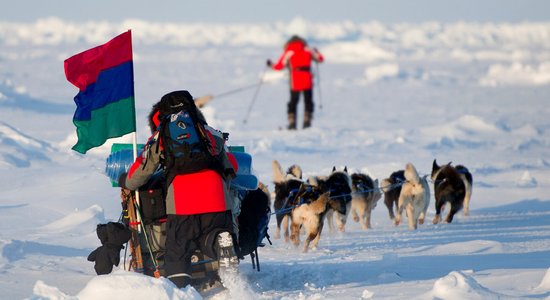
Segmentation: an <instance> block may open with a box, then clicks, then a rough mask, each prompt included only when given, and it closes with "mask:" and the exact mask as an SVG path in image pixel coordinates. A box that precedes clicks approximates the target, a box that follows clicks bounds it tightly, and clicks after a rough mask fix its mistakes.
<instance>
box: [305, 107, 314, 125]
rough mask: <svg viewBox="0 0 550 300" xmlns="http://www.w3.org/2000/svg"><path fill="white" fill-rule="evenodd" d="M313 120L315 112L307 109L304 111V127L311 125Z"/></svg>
mask: <svg viewBox="0 0 550 300" xmlns="http://www.w3.org/2000/svg"><path fill="white" fill-rule="evenodd" d="M311 120H313V113H312V112H307V111H306V112H305V113H304V129H306V128H309V127H311Z"/></svg>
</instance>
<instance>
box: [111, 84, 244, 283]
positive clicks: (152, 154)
mask: <svg viewBox="0 0 550 300" xmlns="http://www.w3.org/2000/svg"><path fill="white" fill-rule="evenodd" d="M175 103H177V105H174V104H175ZM180 103H181V106H183V107H187V108H188V109H186V112H187V113H188V114H189V115H190V116H192V118H194V119H196V122H198V123H200V124H198V125H197V126H202V127H204V129H206V131H207V133H206V134H207V136H208V137H209V138H210V141H211V142H212V145H211V146H212V148H213V151H214V152H215V153H216V156H215V157H216V159H217V162H218V164H216V165H214V164H211V165H209V167H207V168H202V169H200V170H198V171H197V170H192V171H190V172H182V171H184V170H182V169H181V168H180V166H188V165H189V163H193V161H185V162H184V161H178V159H183V158H177V157H181V156H179V155H178V156H173V153H168V150H167V149H168V142H169V141H168V140H167V139H168V137H166V136H165V134H163V132H162V131H163V129H162V128H163V126H162V125H160V126H159V124H161V119H162V120H166V119H167V117H168V119H170V116H172V120H173V119H174V118H175V116H176V115H178V114H171V115H165V114H163V113H162V112H163V107H170V108H172V109H173V108H174V107H176V106H180ZM165 104H169V105H168V106H166V105H165ZM181 106H180V107H181ZM151 116H153V118H152V120H153V123H154V124H155V127H156V128H155V132H154V134H153V135H152V136H151V137H150V138H149V141H148V143H147V144H146V146H145V147H144V149H143V151H142V153H141V155H140V156H139V157H138V158H137V159H136V161H135V162H134V163H133V165H132V166H131V167H130V170H129V171H128V173H127V174H126V173H123V174H121V176H120V177H119V182H118V183H119V186H121V187H123V188H126V189H129V190H137V189H138V188H139V187H140V186H141V185H143V184H145V183H146V182H147V181H148V179H149V178H150V177H151V175H153V174H154V173H155V171H156V170H157V169H158V168H159V166H164V168H165V174H166V176H167V180H168V189H167V195H166V206H167V208H166V211H167V215H168V217H167V221H166V228H167V233H166V254H165V259H164V269H165V274H166V277H167V278H168V279H170V280H171V281H172V282H173V283H174V284H175V285H176V286H177V287H178V288H183V287H185V286H187V285H188V284H190V283H192V276H191V274H192V268H191V257H192V255H193V253H194V252H195V250H196V249H200V250H201V251H202V252H203V253H205V254H206V255H208V256H209V257H213V258H217V259H218V261H219V265H220V270H224V271H225V270H228V271H231V272H234V271H236V269H237V268H238V262H239V260H238V257H237V255H236V251H235V247H234V245H235V242H234V240H233V239H234V236H233V222H232V215H231V210H230V207H229V200H230V199H229V198H228V197H229V195H228V187H227V181H228V180H229V179H231V178H233V177H234V176H235V171H234V168H233V166H232V164H231V162H230V161H229V159H228V156H227V153H226V150H225V147H226V146H225V137H224V135H223V133H222V132H219V131H217V130H215V129H213V128H211V127H209V126H207V124H206V120H205V119H204V116H203V115H202V114H201V113H200V111H199V110H198V109H197V107H196V106H195V104H194V101H193V97H192V96H191V94H190V93H189V92H187V91H175V92H171V93H169V94H166V95H164V96H163V97H162V99H161V101H160V102H159V103H157V105H155V106H154V107H153V111H152V113H151ZM165 122H166V121H165ZM177 125H178V127H180V128H185V127H186V126H183V124H182V125H180V123H178V124H177ZM168 126H169V125H166V127H165V128H168ZM188 126H189V125H188ZM159 127H160V129H157V128H159ZM164 130H166V129H164ZM198 131H200V129H199V130H198ZM179 137H181V136H179ZM179 137H178V138H179ZM186 138H188V137H184V139H186ZM186 146H187V145H186ZM191 146H193V145H190V147H191ZM186 148H187V147H186ZM174 149H175V148H174ZM171 155H172V156H171ZM169 156H170V157H172V159H174V157H176V158H175V161H172V162H171V163H169V162H167V159H168V157H169ZM168 165H169V166H168ZM226 199H227V201H226Z"/></svg>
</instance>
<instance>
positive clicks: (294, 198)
mask: <svg viewBox="0 0 550 300" xmlns="http://www.w3.org/2000/svg"><path fill="white" fill-rule="evenodd" d="M272 169H273V183H274V185H275V186H274V196H275V201H274V203H273V208H274V214H275V215H276V220H277V228H276V231H275V236H274V237H275V238H276V239H277V238H280V237H281V231H282V235H283V238H284V240H285V242H292V244H294V245H295V246H299V245H300V243H301V242H300V235H301V233H302V232H305V240H304V244H303V248H302V251H303V252H307V251H308V249H316V247H317V245H318V243H319V239H320V238H321V232H322V230H323V226H324V223H325V220H326V221H327V224H328V226H329V231H330V232H334V231H335V230H336V229H337V230H338V231H340V232H344V231H345V226H346V221H347V218H348V216H349V215H350V214H351V217H352V218H353V220H354V221H355V222H358V223H360V224H361V227H362V228H363V229H369V228H372V225H371V213H372V211H373V209H374V208H375V207H376V204H377V202H378V201H379V200H380V199H381V198H382V196H384V204H385V205H386V207H387V208H388V213H389V217H390V219H391V221H392V222H393V223H394V224H395V225H396V226H399V225H400V224H401V222H402V215H403V211H405V214H406V216H407V220H408V227H409V229H412V230H414V229H417V228H418V225H421V224H423V223H424V222H425V218H426V212H427V210H428V206H429V204H430V195H431V193H430V186H429V184H428V180H430V181H432V182H433V192H434V197H435V217H434V219H433V221H432V223H433V224H437V223H439V222H440V221H441V214H442V213H443V212H444V210H445V206H446V205H448V206H450V208H449V212H448V214H447V216H446V217H445V220H444V222H446V223H451V222H452V220H453V217H454V215H455V214H456V213H457V212H458V211H460V210H461V209H464V215H468V214H469V203H470V197H471V195H472V174H471V173H470V172H469V170H468V169H467V168H466V167H464V166H463V165H456V166H453V165H452V164H451V163H448V164H446V165H441V166H440V165H438V163H437V161H436V160H434V161H433V164H432V172H431V178H430V179H428V178H427V177H428V175H424V176H420V175H419V174H418V171H417V170H416V168H415V166H414V165H413V164H412V163H407V164H406V165H405V168H404V169H403V170H397V171H395V172H393V173H392V174H390V176H389V177H388V178H385V179H383V180H382V181H381V182H380V183H379V182H378V179H373V178H371V176H369V175H367V174H364V173H361V172H355V173H352V174H350V173H349V172H348V170H347V167H346V168H344V169H343V170H337V169H336V167H333V169H332V172H331V173H330V174H329V175H326V176H312V177H309V178H307V180H304V179H303V178H302V169H301V167H300V166H299V165H296V164H295V165H292V166H290V167H289V168H288V169H287V171H286V172H285V171H283V168H282V167H281V165H280V164H279V162H278V161H276V160H274V161H273V163H272Z"/></svg>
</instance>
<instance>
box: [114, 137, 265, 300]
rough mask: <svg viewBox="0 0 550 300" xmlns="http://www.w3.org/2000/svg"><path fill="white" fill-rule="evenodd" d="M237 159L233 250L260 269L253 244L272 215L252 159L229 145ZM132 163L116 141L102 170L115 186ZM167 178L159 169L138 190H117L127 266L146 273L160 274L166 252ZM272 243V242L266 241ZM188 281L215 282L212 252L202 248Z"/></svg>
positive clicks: (203, 285)
mask: <svg viewBox="0 0 550 300" xmlns="http://www.w3.org/2000/svg"><path fill="white" fill-rule="evenodd" d="M229 153H230V154H231V155H233V156H234V158H235V159H236V161H237V164H238V170H237V177H236V178H235V179H233V180H232V181H231V184H230V194H231V200H232V206H231V207H232V209H231V211H232V214H233V220H234V232H235V233H236V235H237V237H238V238H237V243H236V248H237V249H235V250H236V253H237V254H238V256H239V259H241V260H242V259H244V257H245V256H247V255H250V257H251V259H252V266H253V267H254V268H256V269H257V270H258V271H259V270H260V266H259V259H258V254H257V247H263V246H264V244H263V240H264V238H266V237H267V239H268V240H269V235H268V234H267V229H268V228H267V227H268V223H269V218H270V215H271V210H270V206H271V204H270V199H269V192H268V191H267V188H266V187H265V186H263V184H261V183H259V182H258V179H257V177H256V176H255V175H253V174H252V167H251V166H252V158H251V156H250V155H249V154H247V153H246V152H244V148H243V147H230V152H229ZM132 162H133V158H132V153H131V145H128V144H114V145H113V147H112V149H111V155H110V156H109V158H107V167H106V173H107V175H108V176H109V177H110V178H111V181H112V182H111V183H112V185H113V187H118V184H117V183H116V178H118V176H119V174H121V173H122V172H126V171H127V170H128V169H129V167H130V165H131V164H132ZM165 182H166V180H165V178H164V174H163V172H162V171H160V172H157V173H155V175H153V176H152V177H151V179H150V180H149V182H148V183H147V184H146V185H144V186H142V187H140V189H139V191H138V198H139V203H138V199H136V193H135V192H130V191H128V190H124V189H122V190H121V197H122V200H123V201H122V204H123V214H122V218H121V219H122V222H123V223H124V224H126V225H127V227H128V228H130V230H131V232H132V235H131V238H130V241H129V249H127V250H129V251H130V261H129V263H128V264H127V265H128V268H129V269H131V270H133V271H135V272H139V273H143V274H146V275H149V276H155V277H159V276H164V253H165V247H164V245H165V241H166V226H165V222H166V203H165V191H166V186H165ZM270 243H271V241H270ZM191 263H192V277H193V279H192V285H193V286H194V287H195V288H196V289H197V290H199V291H201V290H207V289H209V288H210V287H213V286H216V285H219V283H220V278H219V276H218V270H219V264H218V260H217V258H216V257H209V256H207V255H206V254H205V253H202V252H201V251H200V250H197V251H195V254H194V255H193V257H192V259H191Z"/></svg>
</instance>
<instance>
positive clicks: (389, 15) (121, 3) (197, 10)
mask: <svg viewBox="0 0 550 300" xmlns="http://www.w3.org/2000/svg"><path fill="white" fill-rule="evenodd" d="M48 16H56V17H60V18H62V19H64V20H70V21H90V20H107V21H120V20H124V19H128V18H138V19H144V20H150V21H170V22H174V21H175V22H197V21H205V22H222V23H227V22H261V21H267V22H275V21H289V20H291V19H293V18H295V17H297V16H300V17H303V18H305V19H306V20H310V21H343V20H351V21H354V22H368V21H372V20H377V21H381V22H389V23H396V22H422V21H441V22H455V21H479V22H521V21H550V0H194V1H191V0H92V1H90V0H0V22H2V21H23V22H29V21H34V20H36V19H39V18H44V17H48Z"/></svg>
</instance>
